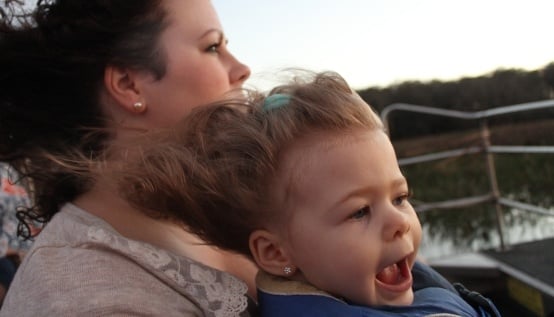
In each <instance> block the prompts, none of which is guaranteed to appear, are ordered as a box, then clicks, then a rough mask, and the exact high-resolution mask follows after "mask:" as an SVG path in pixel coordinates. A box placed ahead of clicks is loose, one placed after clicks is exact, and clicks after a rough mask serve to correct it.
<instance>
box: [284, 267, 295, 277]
mask: <svg viewBox="0 0 554 317" xmlns="http://www.w3.org/2000/svg"><path fill="white" fill-rule="evenodd" d="M292 271H293V270H292V268H291V267H290V266H285V268H284V269H283V272H284V273H285V275H291V274H292Z"/></svg>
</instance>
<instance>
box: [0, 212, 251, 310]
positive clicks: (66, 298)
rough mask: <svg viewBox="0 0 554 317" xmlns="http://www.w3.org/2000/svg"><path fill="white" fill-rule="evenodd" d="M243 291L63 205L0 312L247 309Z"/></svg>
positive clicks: (230, 280) (227, 278) (233, 281)
mask: <svg viewBox="0 0 554 317" xmlns="http://www.w3.org/2000/svg"><path fill="white" fill-rule="evenodd" d="M246 291H247V286H246V284H244V283H243V282H242V281H240V280H239V279H237V278H235V277H234V276H232V275H230V274H227V273H224V272H221V271H218V270H215V269H212V268H210V267H207V266H205V265H203V264H201V263H199V262H195V261H193V260H191V259H188V258H185V257H182V256H177V255H175V254H172V253H169V252H167V251H164V250H161V249H159V248H156V247H154V246H152V245H150V244H147V243H143V242H139V241H134V240H130V239H127V238H125V237H123V236H121V235H120V234H118V233H117V232H116V231H115V230H114V229H113V228H112V227H111V226H110V225H109V224H107V223H106V222H104V221H103V220H102V219H100V218H97V217H95V216H93V215H91V214H89V213H88V212H85V211H83V210H82V209H79V208H77V207H76V206H75V205H72V204H67V205H66V206H64V207H63V208H62V210H61V211H60V212H59V213H57V214H56V215H55V216H54V217H53V219H52V220H51V221H50V223H49V224H48V225H47V226H46V228H44V230H43V231H42V232H41V234H40V235H39V237H38V238H37V240H36V241H35V243H34V245H33V247H32V249H31V250H30V251H29V253H28V254H27V256H26V257H25V259H24V261H23V263H22V264H21V266H20V268H19V270H18V272H17V274H16V276H15V278H14V280H13V282H12V284H11V286H10V289H9V290H8V294H7V296H6V299H5V301H4V304H3V305H2V310H1V311H0V316H20V317H23V316H106V315H112V316H139V315H140V316H249V313H248V312H247V306H248V300H247V296H246Z"/></svg>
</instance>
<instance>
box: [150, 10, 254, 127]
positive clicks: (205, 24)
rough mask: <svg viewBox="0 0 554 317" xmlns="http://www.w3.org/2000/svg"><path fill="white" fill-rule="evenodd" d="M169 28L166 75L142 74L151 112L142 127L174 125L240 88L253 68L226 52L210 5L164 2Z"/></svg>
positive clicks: (162, 40)
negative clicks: (197, 109)
mask: <svg viewBox="0 0 554 317" xmlns="http://www.w3.org/2000/svg"><path fill="white" fill-rule="evenodd" d="M162 3H163V4H162V5H163V6H164V8H165V10H166V11H167V13H168V16H167V19H168V22H169V24H168V26H167V28H166V29H165V30H164V31H163V32H162V34H161V36H160V39H159V43H158V45H160V46H161V51H162V52H164V53H165V59H166V63H167V65H166V74H165V75H164V76H163V77H162V78H161V79H159V80H156V79H155V78H154V77H153V75H152V74H144V76H143V77H142V78H140V79H139V80H140V81H141V87H142V90H141V97H142V98H143V100H142V101H143V102H144V103H145V104H146V107H147V111H146V112H145V113H143V114H142V115H143V116H144V117H143V118H144V119H145V125H146V126H144V128H158V127H164V126H168V125H171V124H174V123H176V122H177V121H178V120H179V119H181V118H183V117H184V116H185V115H187V114H188V112H189V111H190V110H191V109H192V108H194V107H196V106H199V105H204V104H207V103H210V102H213V101H216V100H218V99H220V98H221V97H222V96H223V95H224V94H225V93H227V92H229V91H230V90H232V89H234V88H240V87H241V86H242V84H243V83H244V81H245V80H246V79H247V78H248V77H249V76H250V69H249V68H248V67H247V66H246V65H244V64H242V63H240V62H239V61H238V60H237V59H236V58H235V57H234V56H233V55H232V54H231V53H230V52H229V50H228V47H227V39H226V38H225V35H224V33H223V28H222V26H221V23H220V21H219V18H218V16H217V14H216V12H215V10H214V8H213V6H212V4H211V2H210V1H209V0H186V1H185V0H163V2H162Z"/></svg>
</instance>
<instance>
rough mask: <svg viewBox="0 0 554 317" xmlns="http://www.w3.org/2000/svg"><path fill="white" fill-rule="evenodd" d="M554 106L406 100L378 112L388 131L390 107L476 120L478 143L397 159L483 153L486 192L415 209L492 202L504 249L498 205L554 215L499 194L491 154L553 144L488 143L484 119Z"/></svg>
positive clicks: (547, 149)
mask: <svg viewBox="0 0 554 317" xmlns="http://www.w3.org/2000/svg"><path fill="white" fill-rule="evenodd" d="M548 108H552V109H554V100H543V101H536V102H529V103H522V104H516V105H510V106H505V107H498V108H493V109H488V110H483V111H476V112H463V111H456V110H447V109H440V108H433V107H427V106H420V105H412V104H406V103H395V104H391V105H389V106H387V107H385V108H384V109H383V111H382V112H381V119H382V121H383V124H384V125H385V128H386V131H389V116H390V114H391V113H392V112H394V111H407V112H415V113H422V114H429V115H436V116H442V117H450V118H458V119H463V120H478V121H479V122H480V128H481V143H482V144H481V146H469V147H465V148H460V149H454V150H448V151H441V152H436V153H427V154H423V155H417V156H412V157H403V158H399V159H398V163H399V165H400V166H404V165H410V164H418V163H423V162H430V161H436V160H442V159H446V158H452V157H458V156H462V155H471V154H478V153H485V160H486V165H487V174H488V178H489V185H490V192H489V193H487V194H484V195H481V196H473V197H465V198H458V199H450V200H446V201H440V202H431V203H425V204H420V205H417V206H415V209H416V211H417V212H424V211H427V210H431V209H450V208H460V207H468V206H473V205H477V204H482V203H492V204H494V206H495V211H496V226H497V230H498V235H499V240H500V248H501V249H502V250H504V249H506V243H505V240H504V231H505V229H504V217H503V211H502V207H503V206H505V207H512V208H517V209H521V210H524V211H527V212H533V213H537V214H541V215H546V216H552V217H554V212H552V211H551V210H548V209H545V208H542V207H540V206H535V205H531V204H527V203H522V202H518V201H514V200H511V199H508V198H505V197H501V195H500V190H499V188H498V182H497V179H496V168H495V164H494V157H493V154H498V153H522V154H523V153H541V154H545V153H546V154H554V146H499V145H492V144H491V143H490V131H489V126H488V123H487V119H488V118H491V117H495V116H500V115H505V114H512V113H518V112H523V111H531V110H540V109H548Z"/></svg>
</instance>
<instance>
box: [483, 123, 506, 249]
mask: <svg viewBox="0 0 554 317" xmlns="http://www.w3.org/2000/svg"><path fill="white" fill-rule="evenodd" d="M481 140H482V142H483V149H484V153H485V159H486V164H487V175H488V176H489V184H490V187H491V194H492V196H493V197H494V207H495V210H496V228H497V230H498V237H499V238H500V249H501V250H506V243H505V241H504V231H505V230H504V213H503V211H502V205H500V202H499V199H500V190H499V188H498V180H497V178H496V166H495V164H494V157H493V153H492V152H491V151H490V146H491V142H490V130H489V126H488V124H487V119H481Z"/></svg>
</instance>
